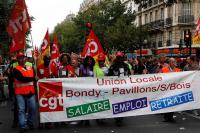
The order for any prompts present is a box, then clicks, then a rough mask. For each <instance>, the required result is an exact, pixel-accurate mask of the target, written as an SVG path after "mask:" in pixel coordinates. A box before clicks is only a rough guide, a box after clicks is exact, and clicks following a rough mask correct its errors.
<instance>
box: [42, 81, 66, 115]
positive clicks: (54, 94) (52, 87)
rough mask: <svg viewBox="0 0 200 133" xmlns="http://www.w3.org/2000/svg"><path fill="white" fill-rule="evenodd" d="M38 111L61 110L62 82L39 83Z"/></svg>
mask: <svg viewBox="0 0 200 133" xmlns="http://www.w3.org/2000/svg"><path fill="white" fill-rule="evenodd" d="M39 106H40V107H39V109H40V112H55V111H63V98H62V83H61V82H46V83H39Z"/></svg>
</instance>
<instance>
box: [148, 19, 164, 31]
mask: <svg viewBox="0 0 200 133" xmlns="http://www.w3.org/2000/svg"><path fill="white" fill-rule="evenodd" d="M149 28H150V30H162V29H163V28H164V20H162V19H161V20H157V21H154V22H151V23H150V24H149Z"/></svg>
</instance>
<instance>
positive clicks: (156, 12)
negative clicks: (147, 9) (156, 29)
mask: <svg viewBox="0 0 200 133" xmlns="http://www.w3.org/2000/svg"><path fill="white" fill-rule="evenodd" d="M155 20H158V10H156V11H155Z"/></svg>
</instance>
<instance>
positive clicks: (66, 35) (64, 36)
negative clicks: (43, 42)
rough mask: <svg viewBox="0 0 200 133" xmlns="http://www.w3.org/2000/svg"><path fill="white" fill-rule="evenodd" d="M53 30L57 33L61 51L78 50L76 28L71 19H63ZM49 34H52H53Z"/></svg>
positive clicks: (78, 42) (78, 43)
mask: <svg viewBox="0 0 200 133" xmlns="http://www.w3.org/2000/svg"><path fill="white" fill-rule="evenodd" d="M54 32H55V33H57V35H58V42H59V46H60V51H61V52H78V51H80V41H79V37H78V30H77V28H76V25H75V24H74V22H73V21H64V22H62V23H60V24H58V25H57V26H56V27H55V29H54ZM51 36H53V34H52V35H51Z"/></svg>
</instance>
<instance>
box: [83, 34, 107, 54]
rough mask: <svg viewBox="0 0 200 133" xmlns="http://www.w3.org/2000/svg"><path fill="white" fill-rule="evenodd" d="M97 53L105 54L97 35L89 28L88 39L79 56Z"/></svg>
mask: <svg viewBox="0 0 200 133" xmlns="http://www.w3.org/2000/svg"><path fill="white" fill-rule="evenodd" d="M99 53H103V54H105V52H104V50H103V48H102V46H101V43H100V41H99V39H98V37H97V36H96V35H95V33H94V31H93V30H90V34H89V35H88V39H87V41H86V44H85V47H84V49H83V52H82V53H81V56H82V57H85V56H87V55H91V56H92V57H96V56H97V55H98V54H99Z"/></svg>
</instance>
